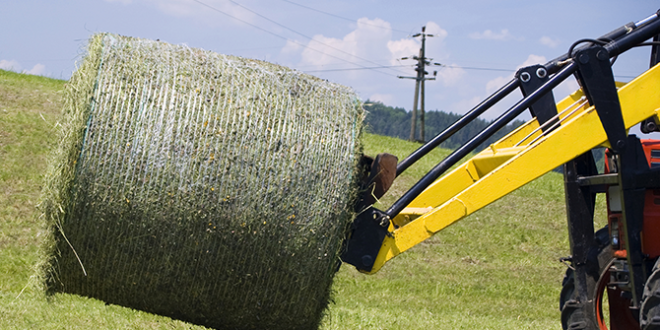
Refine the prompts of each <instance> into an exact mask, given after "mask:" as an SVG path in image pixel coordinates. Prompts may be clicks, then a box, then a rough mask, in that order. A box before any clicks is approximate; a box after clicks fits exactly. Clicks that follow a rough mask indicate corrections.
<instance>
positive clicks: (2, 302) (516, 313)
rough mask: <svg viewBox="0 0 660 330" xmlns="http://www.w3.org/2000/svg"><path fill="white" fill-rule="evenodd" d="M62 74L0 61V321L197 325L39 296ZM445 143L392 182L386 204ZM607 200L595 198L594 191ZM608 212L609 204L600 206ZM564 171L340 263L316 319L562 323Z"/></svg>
mask: <svg viewBox="0 0 660 330" xmlns="http://www.w3.org/2000/svg"><path fill="white" fill-rule="evenodd" d="M64 84H65V82H64V81H60V80H54V79H48V78H43V77H36V76H30V75H22V74H16V73H12V72H7V71H2V70H0V329H92V328H93V329H203V328H202V327H198V326H193V325H190V324H187V323H184V322H179V321H174V320H171V319H169V318H165V317H160V316H156V315H151V314H148V313H144V312H139V311H135V310H131V309H128V308H123V307H118V306H114V305H106V304H105V303H103V302H100V301H97V300H93V299H87V298H82V297H77V296H72V295H55V296H53V297H46V296H45V294H44V293H43V292H42V290H41V287H40V285H39V281H38V280H37V278H36V276H35V274H36V272H37V271H36V268H35V265H36V264H37V262H38V261H39V258H40V249H39V247H40V244H41V239H42V237H43V235H42V232H43V228H42V224H41V223H40V222H39V220H38V212H37V210H36V204H37V203H38V200H39V194H40V189H41V181H42V176H43V173H44V171H45V168H46V158H47V154H48V152H49V150H50V149H51V148H53V146H54V145H55V144H56V143H57V141H56V140H55V136H56V135H55V130H56V125H57V122H58V118H59V111H60V102H61V100H60V97H61V91H62V89H63V87H64ZM417 146H418V145H417V144H414V143H409V142H405V141H401V140H397V139H393V138H388V137H382V136H377V135H369V134H367V135H366V137H365V153H367V154H371V155H375V154H377V153H379V152H384V151H387V152H389V153H393V154H396V155H397V156H399V157H400V159H402V158H403V157H404V156H405V155H407V154H408V153H410V152H411V151H412V150H414V149H415V148H416V147H417ZM447 153H448V151H446V150H435V151H434V152H433V153H432V154H431V155H430V156H429V157H428V158H427V159H425V160H423V161H422V162H420V163H419V164H417V165H415V166H414V167H413V168H411V169H410V170H408V171H407V172H406V173H405V174H404V176H402V177H401V178H400V179H398V180H397V182H396V184H395V186H394V187H393V188H392V190H391V193H390V194H389V195H388V196H386V197H385V198H383V200H382V203H383V205H382V207H385V206H387V204H388V203H391V202H392V201H393V200H394V198H395V197H396V195H398V194H401V193H402V192H403V191H405V189H406V188H407V187H409V186H410V185H411V184H412V183H414V181H415V180H416V179H417V178H419V177H420V176H421V175H423V174H424V173H425V172H426V171H427V170H428V169H430V168H431V167H432V166H433V165H434V164H435V163H437V162H438V161H439V160H440V159H442V157H443V156H445V155H446V154H447ZM601 206H602V201H601ZM597 209H598V210H601V212H600V213H599V214H598V215H597V218H598V219H599V221H601V222H604V221H605V214H604V213H603V212H602V210H603V209H604V207H599V208H597ZM565 222H566V220H565V210H564V195H563V183H562V177H561V176H560V175H559V174H557V173H549V174H547V175H545V176H543V177H541V178H540V179H538V180H536V181H534V182H532V183H530V184H528V185H527V186H525V187H523V188H521V189H519V190H518V191H516V192H514V193H512V194H511V195H509V196H507V197H505V198H503V199H501V200H499V201H497V202H496V203H494V204H492V205H490V206H489V207H487V208H485V209H484V210H482V211H480V212H478V213H476V214H475V215H473V216H470V217H468V218H466V219H464V220H463V221H461V222H459V223H457V224H456V225H453V226H451V227H449V228H448V229H446V230H444V231H443V232H441V233H439V234H438V235H436V236H435V237H433V238H432V239H430V240H428V241H427V242H425V243H423V244H421V245H419V246H417V247H415V248H413V249H412V250H410V251H408V252H407V253H404V254H403V255H401V256H399V257H397V258H395V259H394V260H392V261H391V262H389V263H388V264H387V265H386V266H385V267H384V268H383V269H382V270H381V271H380V272H379V273H377V274H375V275H371V276H367V275H363V274H360V273H358V272H356V271H355V270H354V269H352V267H351V266H349V265H344V266H343V267H342V268H341V270H340V272H339V274H338V275H337V277H336V279H335V284H334V286H333V290H334V291H335V294H334V303H333V304H331V306H330V308H329V310H328V314H327V316H326V318H325V319H324V321H323V326H322V328H323V329H327V330H330V329H560V328H561V326H560V323H559V310H558V296H559V291H560V289H561V287H560V286H561V279H562V276H563V272H564V269H565V266H563V265H562V264H561V263H559V262H558V259H559V258H560V257H562V256H566V255H567V254H568V239H567V234H566V228H565V227H566V226H565Z"/></svg>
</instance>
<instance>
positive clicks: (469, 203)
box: [342, 15, 660, 274]
mask: <svg viewBox="0 0 660 330" xmlns="http://www.w3.org/2000/svg"><path fill="white" fill-rule="evenodd" d="M658 33H660V19H658V15H654V16H652V17H650V18H648V19H646V20H644V21H640V22H638V23H637V24H635V23H630V24H627V25H625V26H623V27H621V28H619V29H617V30H614V31H612V32H610V33H608V34H606V35H604V36H603V37H601V38H599V40H601V41H609V42H608V43H607V44H605V45H604V46H600V45H594V44H587V45H583V46H582V47H576V48H575V49H574V51H573V52H572V54H570V55H571V56H569V54H565V55H563V56H560V57H558V58H557V59H554V60H552V61H550V62H548V63H546V64H545V65H536V66H532V67H527V68H523V69H521V70H520V71H519V72H518V73H517V74H516V78H514V79H513V80H512V81H510V82H509V83H507V84H506V85H505V86H504V87H502V88H501V89H500V90H499V91H497V92H496V93H495V94H493V95H492V96H491V97H489V98H488V99H486V100H485V101H484V102H482V103H481V104H479V105H478V106H477V107H475V108H474V109H472V110H471V111H470V112H468V113H467V114H466V115H465V116H464V117H463V118H461V119H459V120H458V121H457V122H455V123H454V124H452V125H451V126H450V127H449V128H447V129H446V130H445V131H444V132H441V133H440V134H438V135H437V136H436V137H435V138H433V139H432V140H431V141H429V142H428V143H427V144H425V145H424V146H422V147H420V148H419V149H418V150H417V151H415V152H414V153H413V154H411V155H410V156H409V157H408V158H406V159H404V160H403V161H402V162H400V163H399V165H398V167H397V170H396V175H399V174H400V173H402V172H403V171H405V169H406V168H408V167H409V166H410V165H411V164H413V163H414V162H415V161H417V160H418V159H420V158H421V157H423V156H424V155H425V154H427V153H428V152H429V151H430V150H432V149H433V148H435V147H437V146H438V145H439V144H440V143H442V142H443V141H445V140H446V139H447V138H448V137H450V136H451V135H452V134H454V133H455V132H456V131H458V130H459V129H461V128H462V127H464V126H465V125H467V124H468V123H469V122H471V121H472V120H474V119H475V118H477V117H478V116H479V115H480V114H482V113H483V112H484V111H486V110H487V109H489V108H490V107H492V106H493V105H494V104H496V103H497V102H498V101H499V100H501V99H502V98H504V97H505V96H507V95H508V94H510V93H511V92H512V91H513V90H515V89H518V88H520V89H521V91H522V93H523V95H524V98H523V99H522V100H520V101H519V102H518V103H516V104H515V105H514V106H513V107H512V108H510V109H509V110H508V111H506V112H505V113H504V114H502V115H501V116H500V117H499V118H497V119H496V120H494V121H493V122H492V123H491V124H490V125H489V126H488V127H487V128H486V129H484V130H483V131H482V132H480V133H478V134H477V135H476V136H475V137H473V138H472V139H471V140H470V141H468V142H467V143H466V144H465V145H463V146H461V147H459V148H458V149H456V150H455V151H454V152H453V153H452V154H450V155H449V156H448V157H447V158H445V159H444V160H442V161H441V162H440V163H439V164H438V165H436V166H435V167H434V168H433V169H432V170H431V171H429V173H428V174H426V175H425V176H424V177H423V178H422V179H421V180H420V181H419V182H418V183H416V184H415V185H414V186H413V187H412V188H411V189H410V190H409V191H407V192H406V193H405V194H404V195H403V196H402V197H401V198H400V199H399V200H398V201H396V202H395V203H394V204H393V205H392V206H391V207H390V208H389V209H388V210H386V211H381V210H377V209H375V208H373V207H365V208H363V209H362V212H361V213H360V214H359V215H358V217H357V218H356V220H355V222H354V224H353V228H352V230H351V235H350V237H349V239H348V240H347V246H346V250H345V252H344V254H343V255H342V260H343V261H344V262H347V263H350V264H352V265H354V266H355V267H356V268H357V269H358V270H360V271H362V272H365V273H369V274H371V273H375V272H377V271H378V270H379V269H380V268H381V267H382V266H383V265H384V264H385V262H387V261H388V260H390V259H392V258H394V257H395V256H397V255H398V254H400V253H402V252H404V251H406V250H408V249H409V248H411V247H413V246H415V245H417V244H419V243H421V242H422V241H424V240H426V239H428V238H430V237H431V236H432V235H434V234H435V233H437V232H438V231H440V230H442V229H444V228H446V227H447V226H449V225H451V224H453V223H455V222H457V221H459V220H461V219H463V218H464V217H466V216H468V215H470V214H472V213H474V212H476V211H477V210H479V209H481V208H482V207H484V206H486V205H488V204H490V203H492V202H494V201H495V200H497V199H499V198H501V197H502V196H504V195H506V194H508V193H510V192H512V191H513V190H515V189H517V188H519V187H521V186H523V185H524V184H526V183H528V182H530V181H532V180H534V179H536V178H538V177H539V176H541V175H543V174H545V173H547V172H549V171H551V170H552V169H554V168H556V167H558V166H561V165H562V164H565V163H567V162H569V161H571V160H573V159H575V158H576V157H578V156H580V155H582V154H584V153H586V152H587V151H589V150H591V149H592V148H595V147H598V146H608V147H609V146H611V144H610V143H609V142H610V141H615V142H614V145H613V147H614V148H615V149H616V148H617V143H619V142H618V141H620V140H621V139H624V140H625V130H626V129H628V128H630V127H632V126H633V125H635V124H637V123H640V122H642V121H644V120H646V119H648V118H651V117H654V116H657V112H656V110H657V111H660V109H658V107H659V105H660V93H657V92H656V91H658V90H659V89H660V68H659V67H658V66H655V67H654V68H652V69H650V70H648V71H647V72H645V73H643V74H642V75H640V76H639V77H637V78H636V79H634V80H633V81H631V82H629V83H628V84H626V85H625V86H623V87H621V88H619V89H618V97H617V91H616V88H615V87H614V85H611V86H609V87H608V88H609V89H610V90H609V91H604V92H603V91H600V89H598V88H595V89H593V90H591V89H589V88H588V86H582V87H583V89H582V90H586V94H587V95H584V94H583V92H582V90H579V91H577V92H575V93H573V94H572V95H570V96H568V97H567V98H565V99H564V100H561V101H560V102H558V103H557V104H556V106H555V104H554V98H553V97H552V89H553V88H555V87H556V86H557V85H558V84H560V83H561V82H562V81H564V80H565V79H566V78H568V77H570V76H571V75H572V74H576V77H577V78H578V81H580V82H581V83H585V82H586V81H588V80H589V79H582V77H588V76H589V75H590V74H591V73H590V72H589V70H592V69H593V67H594V66H593V65H591V66H589V65H587V64H588V63H589V60H591V61H592V62H591V63H592V64H594V63H597V64H598V65H599V66H597V67H598V68H601V69H600V70H604V71H607V70H609V75H611V68H610V67H609V65H610V58H611V57H614V56H617V55H619V54H621V53H623V52H625V51H626V50H628V49H630V48H632V47H634V46H636V45H638V44H640V43H642V42H644V41H645V40H647V39H649V38H652V37H654V36H655V35H657V34H658ZM599 52H600V53H599ZM585 56H586V57H585ZM587 57H588V59H587ZM585 61H586V63H582V62H585ZM613 82H614V81H613V79H612V83H613ZM587 83H588V84H591V82H587ZM612 89H613V91H612ZM599 93H600V94H599ZM603 98H605V99H608V98H609V100H611V99H616V100H618V103H619V104H620V105H619V106H618V107H617V106H615V107H613V109H614V110H612V109H611V108H607V109H609V110H607V109H606V107H605V106H599V103H600V102H601V100H602V99H603ZM594 105H595V106H594ZM526 109H530V110H531V112H532V115H533V116H534V118H533V119H532V120H531V121H529V122H527V123H526V124H523V125H522V126H520V127H518V128H517V129H516V130H514V131H513V132H511V133H509V134H508V135H506V136H505V137H503V138H502V139H500V140H499V141H498V142H496V143H494V144H492V145H491V146H490V147H489V148H487V149H486V150H483V151H481V152H480V153H478V154H477V155H476V156H474V157H472V158H471V159H469V160H467V161H466V162H464V163H462V164H460V165H458V166H456V164H458V162H459V161H460V160H461V159H464V157H466V156H468V155H469V154H470V153H472V152H473V151H474V149H475V148H476V147H477V146H479V145H480V144H482V143H483V142H484V141H486V140H487V139H488V138H489V137H491V136H492V135H493V134H494V133H495V132H497V131H498V130H499V129H500V128H502V127H504V126H505V125H507V124H508V123H509V122H511V121H512V120H513V119H515V118H516V117H517V116H518V115H519V114H521V113H522V112H523V111H525V110H526ZM617 109H619V110H617ZM617 115H618V116H619V118H620V120H615V122H618V123H616V124H614V125H615V126H616V127H615V128H610V127H607V126H608V125H610V124H611V123H610V124H608V123H607V120H603V121H602V122H601V118H600V117H599V116H617ZM621 123H622V124H621ZM621 132H623V134H624V135H623V136H622V135H621ZM621 143H624V144H625V141H621ZM452 167H454V169H453V170H451V171H450V172H449V173H447V174H445V172H447V171H448V170H450V169H451V168H452ZM443 174H444V176H443ZM592 233H593V231H592Z"/></svg>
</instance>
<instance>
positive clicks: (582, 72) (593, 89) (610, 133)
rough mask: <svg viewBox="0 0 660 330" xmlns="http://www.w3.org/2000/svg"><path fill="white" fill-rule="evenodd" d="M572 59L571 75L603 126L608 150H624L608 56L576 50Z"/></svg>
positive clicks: (603, 51) (623, 131)
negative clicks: (573, 63) (573, 71)
mask: <svg viewBox="0 0 660 330" xmlns="http://www.w3.org/2000/svg"><path fill="white" fill-rule="evenodd" d="M574 60H575V62H576V63H577V65H578V71H577V72H576V73H575V75H576V77H577V80H578V82H579V83H580V86H581V87H582V90H583V91H584V94H585V95H586V97H587V100H589V103H590V104H591V105H593V106H595V107H596V112H597V113H598V117H600V121H601V123H602V124H603V128H604V129H605V133H606V134H607V139H608V140H609V141H610V145H611V146H612V147H611V149H612V150H613V151H614V152H615V153H620V152H621V150H622V149H623V148H625V147H626V136H627V133H626V128H625V125H624V123H623V115H622V114H621V104H620V103H619V95H618V94H617V90H616V85H615V83H614V74H613V73H612V65H611V63H610V54H609V53H608V52H607V50H606V49H605V48H604V47H601V46H594V47H589V48H586V49H582V50H579V51H578V52H577V53H576V54H575V56H574Z"/></svg>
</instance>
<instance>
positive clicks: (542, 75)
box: [516, 64, 557, 133]
mask: <svg viewBox="0 0 660 330" xmlns="http://www.w3.org/2000/svg"><path fill="white" fill-rule="evenodd" d="M548 76H549V74H548V71H547V70H546V68H545V66H543V65H540V64H537V65H532V66H528V67H524V68H521V69H520V70H518V72H516V78H517V79H518V80H519V81H520V90H521V91H522V94H523V96H525V97H527V95H529V94H531V93H532V92H534V91H535V90H537V89H539V88H540V87H541V86H543V84H544V83H545V82H546V81H548ZM529 110H530V112H531V113H532V116H533V117H536V120H538V122H539V125H543V124H545V123H546V122H548V121H550V120H552V118H553V117H554V116H556V115H557V105H556V103H555V97H554V95H553V94H552V90H550V91H549V92H548V93H546V94H544V95H543V96H541V97H540V98H539V99H538V100H537V101H536V102H534V103H533V104H532V105H531V106H530V107H529ZM556 122H557V118H555V119H554V120H552V123H550V124H548V125H546V126H545V127H544V128H543V129H542V130H543V132H544V133H547V132H548V131H549V128H551V127H552V126H553V125H554V124H555V123H556Z"/></svg>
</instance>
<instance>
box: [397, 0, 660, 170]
mask: <svg viewBox="0 0 660 330" xmlns="http://www.w3.org/2000/svg"><path fill="white" fill-rule="evenodd" d="M659 13H660V10H659V11H658V12H657V13H655V14H653V15H651V16H649V17H647V18H645V19H643V20H641V21H639V22H636V23H635V22H630V23H628V24H626V25H623V26H621V27H619V28H617V29H615V30H612V31H611V32H609V33H606V34H604V35H602V36H601V37H599V38H598V39H597V40H601V41H605V42H610V41H616V40H617V39H619V38H621V37H623V36H626V35H627V34H630V33H632V32H634V31H635V29H637V28H644V29H645V30H648V29H649V28H648V26H649V25H651V24H658V23H660V19H658V18H659ZM651 37H653V36H650V37H649V38H651ZM646 39H648V38H646ZM646 39H643V40H646ZM590 46H591V44H586V45H582V46H580V47H576V48H575V49H574V52H575V51H578V50H581V49H584V48H587V47H590ZM629 48H630V47H628V48H626V50H627V49H629ZM608 50H609V49H608ZM620 53H621V52H619V53H617V54H620ZM612 56H615V55H612ZM569 58H570V57H569V54H568V53H566V54H564V55H561V56H559V57H557V58H555V59H553V60H551V61H549V62H547V63H546V64H545V65H544V67H545V68H546V71H547V72H548V74H554V73H556V72H557V71H559V70H560V69H561V68H562V67H563V65H564V62H565V61H566V60H567V59H569ZM519 84H520V83H519V81H518V80H517V79H513V80H511V81H509V82H508V83H507V84H506V85H504V87H502V88H501V89H500V90H498V91H497V92H495V93H493V94H492V95H491V96H489V97H488V98H487V99H486V100H484V101H483V102H481V103H480V104H479V105H477V106H476V107H474V108H473V109H472V110H470V111H468V112H467V113H466V114H465V115H463V116H462V117H461V118H459V119H458V120H457V121H455V122H454V123H453V124H451V125H450V126H449V127H447V128H446V129H445V130H444V131H442V132H440V133H439V134H438V135H436V136H435V137H434V138H433V139H432V140H430V141H429V142H427V143H426V144H424V145H423V146H421V147H419V148H418V149H417V150H415V151H414V152H413V153H412V154H410V155H408V157H406V158H405V159H404V160H403V161H401V162H400V163H399V164H398V165H397V168H396V175H397V176H399V175H400V174H401V173H403V172H404V171H405V170H406V169H408V168H409V167H410V166H411V165H412V164H414V163H415V162H417V161H418V160H419V159H420V158H422V157H424V156H425V155H426V154H428V153H429V152H430V151H431V150H433V149H434V148H435V147H437V146H439V145H440V144H441V143H442V142H444V141H446V140H447V139H448V138H449V137H451V136H452V135H454V134H455V133H456V132H457V131H458V130H460V129H462V128H463V127H465V126H466V125H467V124H469V123H470V122H471V121H472V120H474V119H475V118H477V117H479V116H480V115H481V114H482V113H484V112H485V111H486V110H488V109H490V107H492V106H493V105H494V104H496V103H497V102H499V101H500V100H501V99H503V98H504V97H505V96H507V95H509V94H510V93H511V92H512V91H513V90H515V89H516V88H517V87H519Z"/></svg>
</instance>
